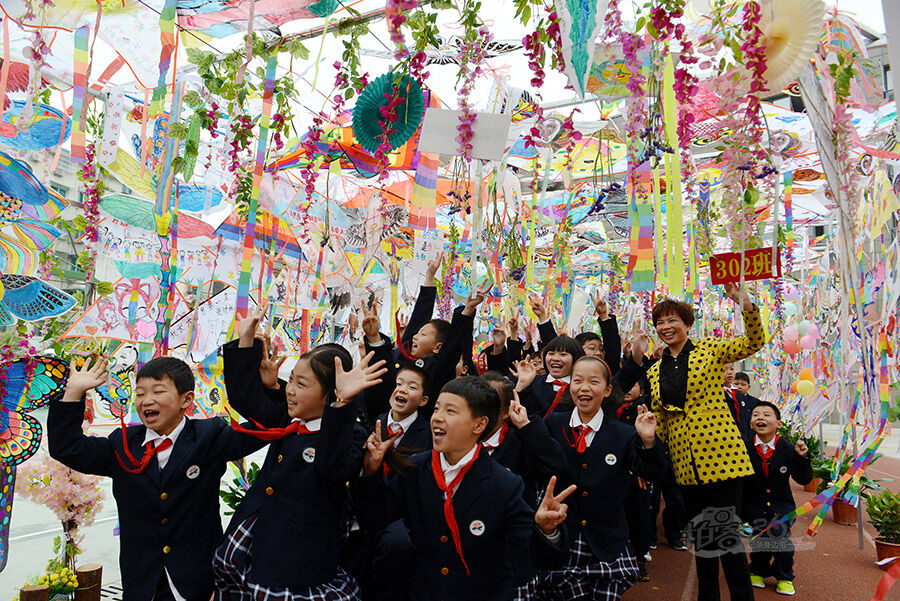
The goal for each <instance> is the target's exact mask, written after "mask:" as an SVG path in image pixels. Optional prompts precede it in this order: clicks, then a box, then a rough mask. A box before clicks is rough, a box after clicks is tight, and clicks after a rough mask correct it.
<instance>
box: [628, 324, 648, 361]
mask: <svg viewBox="0 0 900 601" xmlns="http://www.w3.org/2000/svg"><path fill="white" fill-rule="evenodd" d="M648 350H650V336H649V335H648V334H647V332H644V331H642V330H641V331H635V333H634V336H633V337H632V339H631V358H632V359H633V360H634V362H635V363H637V364H638V365H641V364H642V363H643V361H644V357H645V356H646V355H647V351H648Z"/></svg>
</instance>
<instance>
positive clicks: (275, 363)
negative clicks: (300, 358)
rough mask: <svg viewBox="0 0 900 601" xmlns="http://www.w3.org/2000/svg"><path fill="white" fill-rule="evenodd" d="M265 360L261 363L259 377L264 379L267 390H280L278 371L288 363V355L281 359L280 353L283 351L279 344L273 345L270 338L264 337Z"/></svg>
mask: <svg viewBox="0 0 900 601" xmlns="http://www.w3.org/2000/svg"><path fill="white" fill-rule="evenodd" d="M262 343H263V358H262V361H260V362H259V377H260V378H261V379H262V383H263V386H265V387H266V388H275V389H277V388H278V371H279V370H280V369H281V366H282V365H284V362H285V361H287V355H285V356H284V357H279V356H278V353H279V352H280V351H281V350H282V349H280V348H279V347H278V345H277V344H275V345H273V344H272V339H271V338H270V337H269V336H263V337H262Z"/></svg>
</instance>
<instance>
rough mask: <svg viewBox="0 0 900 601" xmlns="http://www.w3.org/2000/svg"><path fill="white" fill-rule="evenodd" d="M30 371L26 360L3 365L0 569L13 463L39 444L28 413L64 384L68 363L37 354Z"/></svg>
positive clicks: (9, 514)
mask: <svg viewBox="0 0 900 601" xmlns="http://www.w3.org/2000/svg"><path fill="white" fill-rule="evenodd" d="M35 361H36V365H35V368H34V373H33V374H32V375H31V376H29V375H28V373H27V369H26V368H27V363H28V360H27V359H17V360H15V361H13V362H11V363H9V364H7V365H6V377H7V382H6V389H5V390H4V392H3V397H2V399H0V571H2V570H3V568H5V567H6V561H7V559H8V557H9V522H10V518H11V517H12V504H13V492H14V490H15V485H16V466H17V465H19V464H20V463H23V462H24V461H25V460H27V459H28V458H30V457H31V456H32V455H34V454H35V453H36V452H37V450H38V448H39V447H40V445H41V434H42V431H43V430H42V428H41V423H40V422H39V421H38V420H37V419H35V418H34V417H32V416H30V415H28V413H29V412H31V411H34V410H35V409H37V408H39V407H43V406H44V405H46V404H47V403H48V402H49V401H50V398H51V397H52V396H54V395H56V394H58V393H59V392H60V391H62V390H63V389H64V388H65V386H66V381H67V379H68V373H69V365H68V363H66V362H65V361H63V360H61V359H56V358H53V357H37V358H35Z"/></svg>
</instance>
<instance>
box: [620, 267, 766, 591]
mask: <svg viewBox="0 0 900 601" xmlns="http://www.w3.org/2000/svg"><path fill="white" fill-rule="evenodd" d="M725 292H726V294H727V295H728V297H729V298H731V299H732V300H734V302H735V303H738V304H739V305H740V306H741V308H742V310H743V317H744V335H743V336H738V337H736V338H732V339H716V338H704V339H702V340H700V341H698V342H697V343H694V342H692V341H691V340H690V339H689V338H688V331H689V330H690V327H691V326H692V325H693V323H694V312H693V309H692V308H691V306H690V305H688V304H687V303H684V302H681V301H676V300H673V299H665V300H663V301H661V302H659V303H657V305H656V306H655V307H654V308H653V326H654V327H655V329H656V333H657V335H658V336H659V338H660V340H662V342H663V343H665V345H666V348H665V349H664V350H663V353H662V358H661V359H660V360H659V361H657V362H656V363H655V364H654V365H652V366H651V367H650V368H649V370H648V371H647V377H648V379H649V380H650V394H651V398H652V407H653V409H652V410H653V413H654V414H656V416H657V420H658V425H657V434H658V435H659V437H660V439H662V440H663V441H664V442H666V443H667V444H668V446H669V453H670V455H671V457H672V463H673V465H674V467H675V476H676V479H677V481H678V484H679V485H680V486H681V488H682V491H683V494H684V501H685V507H686V509H687V517H688V520H689V523H688V528H689V532H690V534H691V535H692V536H693V540H694V553H695V554H696V561H697V578H698V580H699V594H698V599H699V600H700V601H706V600H715V601H718V599H719V567H718V566H719V560H720V559H721V561H722V571H723V572H724V573H725V580H726V582H727V583H728V589H729V591H730V593H731V599H732V601H744V600H746V599H753V589H752V588H751V586H750V571H749V568H748V566H747V556H746V554H745V551H744V543H743V541H742V540H741V538H740V531H739V528H740V519H739V518H738V517H737V513H736V508H738V507H740V499H741V478H743V477H744V476H749V475H752V474H753V467H752V465H751V464H750V457H749V456H748V455H747V450H746V447H745V445H744V442H743V440H742V439H741V434H740V431H739V430H738V427H737V424H736V423H735V421H734V419H733V418H732V416H731V412H729V410H728V406H727V405H726V404H725V394H724V391H723V390H722V375H723V371H724V369H725V365H726V364H727V363H732V362H734V361H739V360H741V359H744V358H746V357H749V356H750V355H752V354H753V353H755V352H756V351H758V350H759V349H760V348H762V346H763V344H764V342H765V337H764V335H763V327H762V322H761V320H760V316H759V308H758V307H757V306H756V305H754V304H753V302H752V301H751V300H750V298H749V297H748V296H747V295H746V294H745V293H742V292H741V289H740V288H739V287H738V286H737V285H736V284H734V283H727V284H725ZM643 338H644V340H641V341H640V342H638V341H635V342H636V343H637V344H640V345H641V346H643V345H644V344H646V337H643Z"/></svg>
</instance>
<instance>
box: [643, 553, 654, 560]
mask: <svg viewBox="0 0 900 601" xmlns="http://www.w3.org/2000/svg"><path fill="white" fill-rule="evenodd" d="M644 561H653V556H652V555H650V551H647V552H646V553H644Z"/></svg>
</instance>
